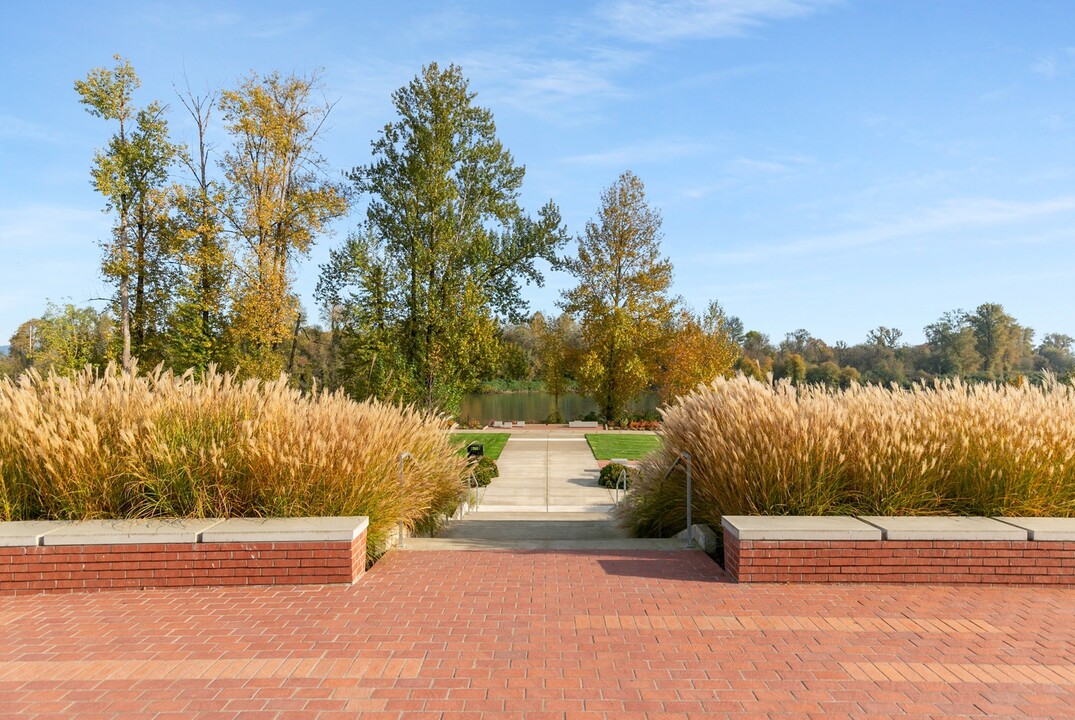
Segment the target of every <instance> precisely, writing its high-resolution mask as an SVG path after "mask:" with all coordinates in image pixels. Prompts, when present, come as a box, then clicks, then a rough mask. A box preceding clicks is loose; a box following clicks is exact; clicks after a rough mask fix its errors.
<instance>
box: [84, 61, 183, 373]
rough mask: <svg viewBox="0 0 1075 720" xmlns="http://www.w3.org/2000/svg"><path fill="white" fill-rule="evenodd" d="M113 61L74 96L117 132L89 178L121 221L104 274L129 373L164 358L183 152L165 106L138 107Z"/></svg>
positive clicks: (131, 79) (130, 79)
mask: <svg viewBox="0 0 1075 720" xmlns="http://www.w3.org/2000/svg"><path fill="white" fill-rule="evenodd" d="M115 60H116V66H115V67H114V68H112V69H111V70H109V69H106V68H94V69H93V70H91V71H90V72H89V74H87V76H86V78H85V79H84V80H79V81H76V82H75V90H76V92H78V94H79V97H80V101H81V102H82V104H83V105H85V106H86V110H87V112H89V113H90V114H91V115H94V116H97V117H101V118H104V119H105V120H112V121H115V122H116V125H117V129H116V132H115V133H114V134H113V136H112V138H111V139H110V141H109V143H108V147H107V148H106V149H105V150H103V151H99V152H98V153H97V154H96V156H95V157H94V162H93V167H92V170H91V176H92V180H93V186H94V188H95V189H96V190H97V191H98V192H100V193H101V194H102V195H103V196H104V197H105V201H106V209H107V210H109V211H111V212H114V213H115V215H116V223H115V225H114V227H113V229H112V239H111V240H110V241H107V242H105V243H103V245H104V251H105V257H104V261H103V263H102V272H103V274H104V275H105V277H106V278H108V279H110V280H111V281H113V282H114V283H115V284H116V291H117V297H116V305H117V307H118V314H119V322H120V328H121V333H122V355H121V357H122V362H123V367H124V368H125V369H130V367H131V358H132V356H133V355H142V356H144V357H145V356H148V357H145V359H149V360H151V361H152V360H156V359H157V358H158V356H159V353H160V348H159V334H160V330H161V327H162V325H163V322H164V318H165V312H166V308H167V305H168V302H169V300H168V297H169V290H170V288H171V285H172V283H171V280H170V278H169V277H168V269H169V264H168V262H167V259H168V254H169V249H168V245H167V243H168V238H169V226H168V223H169V221H168V203H167V202H166V197H165V186H166V183H167V179H168V171H169V168H170V167H171V165H172V164H173V163H174V162H175V160H176V158H177V157H178V156H179V153H180V147H179V146H178V145H175V144H174V143H172V142H171V141H170V140H169V139H168V123H167V121H166V120H165V118H164V110H165V108H164V107H163V106H162V105H160V104H159V103H156V102H153V103H150V104H149V105H147V106H146V107H144V108H141V109H139V108H137V107H135V105H134V104H133V102H132V95H133V93H134V91H135V90H136V89H137V88H138V87H139V85H140V81H139V80H138V76H137V75H136V74H135V72H134V68H132V67H131V64H130V63H129V62H128V61H126V60H124V59H123V58H122V57H120V56H119V55H116V56H115Z"/></svg>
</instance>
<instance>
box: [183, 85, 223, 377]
mask: <svg viewBox="0 0 1075 720" xmlns="http://www.w3.org/2000/svg"><path fill="white" fill-rule="evenodd" d="M179 99H180V102H182V103H183V107H184V108H185V109H186V110H187V113H188V114H189V115H190V118H191V120H192V122H193V123H194V128H195V131H196V136H197V137H196V140H195V144H194V145H193V147H191V148H190V150H189V151H188V152H184V153H182V155H181V160H182V164H183V166H184V167H185V169H186V171H187V173H188V176H187V181H186V182H185V183H183V184H178V185H177V186H176V187H175V188H174V189H173V195H172V202H173V204H174V208H175V223H174V224H175V229H174V239H175V259H176V263H177V267H178V272H177V282H176V289H175V302H174V306H173V308H172V311H171V316H170V318H169V337H168V340H169V342H168V358H169V362H170V364H171V365H172V367H174V368H176V369H180V370H185V369H187V368H200V369H204V368H206V367H208V366H209V365H210V364H217V365H220V366H227V365H229V363H230V351H229V347H228V345H227V333H226V330H227V326H228V320H229V318H228V301H229V290H230V286H231V276H232V274H233V272H234V266H235V256H234V252H233V250H232V247H231V244H230V243H229V242H228V238H227V235H226V234H225V232H224V217H223V212H222V211H223V208H224V207H225V202H226V195H225V192H224V188H223V187H222V185H221V183H220V182H218V181H217V180H215V179H214V178H213V174H212V158H211V156H210V153H211V150H212V146H211V145H210V143H209V140H208V133H209V122H210V116H211V114H212V111H213V106H214V103H215V101H216V98H215V96H214V95H212V94H209V95H205V96H195V95H194V94H193V93H191V92H190V91H189V89H188V91H187V93H186V95H180V96H179Z"/></svg>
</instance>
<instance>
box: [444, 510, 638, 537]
mask: <svg viewBox="0 0 1075 720" xmlns="http://www.w3.org/2000/svg"><path fill="white" fill-rule="evenodd" d="M439 537H440V538H447V539H456V540H463V539H465V540H512V541H514V540H521V541H534V540H540V541H560V540H586V541H590V540H619V539H625V538H629V537H630V534H629V533H628V532H627V530H625V529H624V528H622V527H621V526H620V524H619V523H618V522H617V521H616V519H615V518H613V517H611V516H610V515H609V514H608V513H595V512H564V513H557V512H495V513H494V512H486V513H474V514H472V515H469V516H468V517H467V518H466V519H464V520H461V521H459V522H455V523H452V524H451V525H449V526H448V527H447V528H445V529H444V530H443V531H442V532H441V533H440V536H439Z"/></svg>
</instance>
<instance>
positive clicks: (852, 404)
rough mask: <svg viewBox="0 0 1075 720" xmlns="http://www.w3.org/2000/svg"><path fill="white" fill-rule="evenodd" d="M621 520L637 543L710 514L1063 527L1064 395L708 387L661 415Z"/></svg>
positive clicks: (1068, 444) (1070, 508)
mask: <svg viewBox="0 0 1075 720" xmlns="http://www.w3.org/2000/svg"><path fill="white" fill-rule="evenodd" d="M663 416H664V423H663V435H664V443H663V445H662V448H661V450H660V451H659V452H656V453H653V454H651V455H649V456H647V457H646V458H644V459H643V461H642V474H641V477H640V478H639V480H638V482H637V484H636V485H635V487H634V489H633V492H632V494H631V496H630V497H629V501H628V503H627V504H626V506H625V512H626V513H627V517H628V518H629V521H630V523H631V524H632V525H633V526H634V528H635V529H636V531H638V532H640V533H644V534H663V533H668V532H673V531H678V530H682V529H683V526H684V522H685V502H684V477H683V473H682V472H681V471H679V470H677V471H675V472H673V473H672V475H670V476H669V477H668V478H667V479H664V480H662V478H664V476H665V474H666V471H667V469H668V467H669V466H670V465H671V463H672V462H673V460H674V459H675V455H676V453H677V452H678V451H686V452H689V453H690V454H691V456H692V461H693V471H692V478H693V484H694V517H695V522H706V523H709V524H711V525H713V526H719V522H720V517H721V516H722V515H726V514H727V515H740V514H769V515H822V514H866V515H930V514H942V515H943V514H955V515H985V516H992V515H1007V516H1019V515H1032V516H1043V515H1053V516H1073V515H1075V389H1073V388H1072V387H1071V386H1068V385H1063V384H1058V383H1056V382H1053V381H1051V380H1047V381H1046V382H1045V383H1044V384H1042V385H1039V386H1034V385H1029V384H1026V385H1023V386H1022V387H1012V386H1008V385H993V384H977V385H968V384H965V383H963V382H960V381H944V382H939V383H937V384H936V385H933V386H930V387H924V386H917V387H914V388H912V389H909V390H903V389H899V388H895V387H891V388H889V387H880V386H876V385H863V386H860V385H854V386H852V387H851V388H849V389H846V390H828V389H825V388H822V387H817V386H806V387H799V388H795V387H792V386H791V385H789V384H787V383H786V382H782V383H777V384H776V385H770V384H768V383H762V382H759V381H757V380H753V379H748V378H745V377H742V376H739V377H735V378H731V379H719V380H717V381H716V382H714V383H713V384H712V385H709V386H705V387H700V388H698V389H697V390H695V391H694V392H692V393H690V394H688V395H686V396H684V397H682V398H680V399H679V400H677V401H676V402H675V403H673V404H672V405H670V406H668V407H665V408H664V409H663Z"/></svg>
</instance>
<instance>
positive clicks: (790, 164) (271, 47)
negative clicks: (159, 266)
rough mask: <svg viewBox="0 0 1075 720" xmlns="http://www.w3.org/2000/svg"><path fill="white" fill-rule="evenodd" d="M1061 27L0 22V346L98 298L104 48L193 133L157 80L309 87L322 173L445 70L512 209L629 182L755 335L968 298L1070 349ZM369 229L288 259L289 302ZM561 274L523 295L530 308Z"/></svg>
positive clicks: (1067, 102) (661, 6)
mask: <svg viewBox="0 0 1075 720" xmlns="http://www.w3.org/2000/svg"><path fill="white" fill-rule="evenodd" d="M1073 28H1075V3H1071V2H1069V1H1068V0H1051V1H1047V0H1021V1H1020V2H1010V1H1008V0H947V1H946V2H941V3H938V2H932V1H927V0H843V1H840V0H710V1H706V0H693V1H687V2H678V1H674V2H656V1H654V0H609V1H607V2H593V3H583V2H562V3H552V2H545V3H540V4H538V3H515V2H502V1H499V2H405V3H389V2H385V3H355V2H338V3H332V2H304V3H294V2H289V3H278V2H266V1H264V0H263V1H261V2H241V3H227V2H217V3H201V2H139V3H108V2H96V3H82V2H70V3H63V2H47V3H19V4H16V3H5V7H4V22H3V23H2V24H0V48H3V49H2V51H0V52H2V53H3V62H2V63H0V81H2V86H3V88H4V92H3V94H2V95H0V251H2V253H0V344H3V343H6V341H7V338H8V337H9V336H10V335H11V333H12V332H14V330H15V329H16V327H17V326H18V325H19V323H21V322H22V321H24V320H26V319H28V318H30V317H32V316H34V315H38V314H40V313H41V312H42V311H43V309H44V306H45V302H46V300H52V301H54V302H67V301H71V302H74V303H76V304H85V303H86V302H88V301H90V300H91V299H92V298H101V297H105V296H108V295H109V294H110V292H111V290H110V288H109V286H108V285H107V284H106V283H104V282H103V281H102V280H101V278H100V275H99V272H98V267H99V247H98V244H97V243H98V241H99V240H100V239H101V238H103V237H105V236H106V235H107V233H108V229H109V227H110V218H109V217H108V216H107V215H105V214H103V213H102V212H101V207H102V201H101V198H100V197H99V196H97V195H96V194H95V193H94V191H93V189H92V188H91V187H90V183H89V165H90V162H91V160H92V157H93V153H94V150H95V148H98V147H100V146H102V145H103V144H104V143H105V142H106V141H107V137H108V134H109V133H110V132H111V128H109V127H108V126H107V125H106V124H105V123H104V121H102V120H100V119H97V118H93V117H91V116H89V115H88V114H87V113H85V111H84V110H83V109H82V107H81V106H80V105H79V104H78V100H77V96H76V94H75V92H74V90H73V88H72V85H73V82H74V81H75V80H76V79H78V78H81V77H83V76H85V74H86V72H87V71H88V70H89V69H90V68H92V67H94V66H101V65H105V66H111V64H112V59H111V58H112V55H113V54H114V53H120V54H122V55H124V56H125V57H127V58H128V59H129V60H130V61H131V63H132V64H133V65H134V67H135V69H136V71H137V72H138V74H139V75H140V77H141V78H142V88H141V89H140V90H139V92H138V94H137V95H136V100H137V101H138V102H139V103H140V104H144V103H148V102H149V101H151V100H154V99H157V100H161V101H163V102H166V103H169V104H170V105H171V106H172V109H173V112H172V115H171V120H172V128H173V133H174V136H175V137H176V138H177V139H179V140H185V141H189V140H191V139H193V136H192V128H191V126H190V123H189V121H187V120H186V119H185V118H184V117H183V116H182V115H181V114H180V113H179V112H175V109H176V107H177V106H178V102H177V101H176V100H175V94H174V90H173V86H183V85H184V84H185V83H187V82H189V84H190V86H191V87H192V88H193V89H194V90H195V91H203V90H205V89H208V88H213V87H218V86H228V85H232V84H234V83H235V82H236V80H237V79H238V78H239V77H241V76H242V75H244V74H245V73H247V72H248V71H250V70H256V71H258V72H269V71H271V70H274V69H279V70H281V71H283V72H293V71H295V72H300V73H302V72H309V71H312V70H314V69H316V68H323V69H324V85H325V94H326V97H327V98H328V99H330V100H333V101H338V102H337V105H336V107H335V109H334V110H333V112H332V115H331V119H330V123H329V125H330V126H331V127H330V128H329V133H328V134H327V135H326V137H325V141H324V144H323V145H322V151H323V154H324V155H325V156H326V157H327V159H328V160H329V162H330V163H331V164H332V166H333V167H334V168H336V169H338V170H345V169H348V168H351V167H353V166H355V165H359V164H362V163H364V162H367V161H368V159H369V143H370V140H372V139H373V138H374V136H375V134H376V132H377V131H378V129H379V128H380V127H382V126H383V125H384V124H385V123H386V122H388V121H390V120H392V119H393V113H392V107H391V101H390V94H391V92H392V91H393V90H395V89H396V88H398V87H400V86H401V85H403V84H405V83H406V82H407V81H408V80H409V79H410V78H411V77H413V76H414V75H415V74H416V73H417V72H418V71H419V69H420V68H421V67H422V65H424V64H426V63H429V62H430V61H437V62H440V63H442V64H447V63H450V62H455V63H457V64H459V65H460V66H461V67H462V68H463V72H464V73H465V75H466V76H467V77H468V78H470V81H471V88H472V89H473V90H475V91H476V92H477V93H478V102H479V103H480V104H482V105H484V106H486V107H489V108H490V109H491V110H492V111H493V114H494V117H495V118H496V121H497V126H498V132H499V135H500V138H501V139H502V140H503V141H504V143H505V145H506V146H507V147H508V148H510V149H511V151H512V152H513V154H514V155H515V157H516V160H517V161H518V162H520V163H522V164H525V165H526V167H527V177H526V182H525V183H524V189H523V201H524V204H525V205H526V206H527V207H528V208H529V209H531V210H533V211H536V210H537V209H538V208H539V207H540V206H541V205H542V204H543V203H544V202H545V201H546V200H547V199H549V198H552V199H553V200H554V201H556V202H557V203H558V204H559V205H560V207H561V210H562V212H563V216H564V219H565V221H566V222H567V224H568V229H569V230H570V231H571V232H572V233H573V234H577V233H579V232H581V230H582V228H583V225H584V223H585V222H586V220H588V219H589V218H590V217H592V216H593V215H594V213H595V211H596V209H597V206H598V202H599V197H600V194H601V191H602V189H603V188H605V187H606V186H608V185H609V184H610V183H612V182H613V181H614V180H615V179H616V177H617V176H618V175H619V174H620V173H621V172H622V171H624V170H626V169H631V170H633V171H634V172H635V173H636V174H638V175H639V176H640V177H641V178H642V179H643V180H644V181H645V183H646V186H647V192H648V197H649V199H650V201H651V203H652V204H653V205H654V206H656V207H658V208H660V210H661V211H662V213H663V215H664V243H663V247H664V250H665V252H666V253H667V254H668V255H669V257H670V258H671V260H672V262H673V264H674V266H675V271H676V280H675V291H676V292H677V293H679V294H681V295H682V296H683V297H684V298H685V299H686V300H687V301H688V302H689V303H691V304H693V305H695V306H697V307H701V306H703V305H704V304H705V303H706V302H708V301H709V300H711V299H718V300H720V301H721V302H722V303H723V304H724V306H725V308H726V309H727V310H728V311H729V312H731V313H733V314H736V315H739V316H740V317H741V318H742V319H743V321H744V323H745V325H746V327H747V328H753V329H758V330H761V331H762V332H765V333H768V334H769V335H770V336H771V337H772V338H773V339H774V340H778V339H780V338H782V337H783V335H784V333H785V332H788V331H791V330H794V329H796V328H800V327H805V328H807V329H808V330H810V331H811V332H812V333H813V334H814V335H816V336H819V337H822V338H824V339H826V340H828V341H829V342H834V341H837V340H843V341H845V342H848V343H855V342H861V341H862V340H863V339H864V338H865V336H866V333H867V331H868V330H870V329H871V328H873V327H876V326H878V325H887V326H890V327H893V326H894V327H898V328H900V329H902V330H903V331H904V338H905V340H909V341H912V342H917V341H921V340H922V335H923V334H922V328H923V327H924V326H925V325H926V324H928V323H930V322H933V321H934V320H935V319H937V318H938V317H939V316H940V315H941V314H942V313H943V312H944V311H946V310H951V309H955V308H960V307H962V308H968V309H970V308H973V307H975V306H977V305H978V304H980V303H983V302H1000V303H1002V304H1003V305H1004V306H1005V307H1006V308H1007V309H1008V311H1009V312H1010V313H1012V314H1013V315H1014V316H1015V317H1016V318H1017V319H1018V320H1020V321H1021V322H1023V323H1024V324H1027V325H1029V326H1031V327H1033V328H1035V329H1036V330H1037V331H1038V334H1037V339H1040V338H1041V336H1042V335H1043V334H1044V333H1046V332H1066V333H1068V334H1075V315H1073V312H1072V310H1073V305H1075V303H1073V301H1075V282H1073V280H1075V36H1073V35H1072V33H1071V30H1072V29H1073ZM360 213H361V208H359V209H357V210H356V212H355V213H354V214H353V216H352V217H351V218H349V219H348V220H346V221H344V222H341V223H339V224H338V225H337V228H336V231H335V236H328V237H323V238H321V239H320V240H319V242H318V245H317V247H316V248H315V250H314V251H313V253H312V254H311V256H310V257H309V258H307V259H306V260H304V261H303V263H302V264H301V266H300V268H299V270H298V274H297V278H296V283H297V288H298V289H299V291H300V293H301V295H302V297H303V300H304V302H305V304H306V305H307V308H308V309H311V310H316V309H315V308H313V302H312V292H313V287H314V284H315V283H316V279H317V273H318V265H319V264H320V263H322V262H324V261H325V259H326V257H327V253H328V249H329V248H331V247H334V246H336V245H338V244H339V243H340V242H341V241H342V240H343V237H344V235H345V234H346V232H347V230H348V228H350V227H353V226H354V225H355V223H356V222H357V220H358V217H359V215H360ZM570 282H571V281H570V278H568V277H566V276H563V275H560V274H556V273H553V274H550V275H549V276H548V281H547V284H546V287H545V288H541V289H538V288H530V289H528V290H527V297H528V298H529V299H530V301H531V306H532V308H533V309H536V310H544V311H547V310H552V309H554V304H555V301H556V299H557V297H558V291H559V290H560V289H561V288H563V287H566V286H568V285H569V284H570ZM96 304H97V305H98V306H101V305H102V303H101V302H99V301H98V302H97V303H96Z"/></svg>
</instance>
